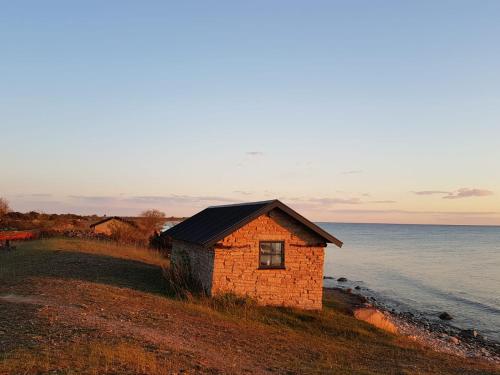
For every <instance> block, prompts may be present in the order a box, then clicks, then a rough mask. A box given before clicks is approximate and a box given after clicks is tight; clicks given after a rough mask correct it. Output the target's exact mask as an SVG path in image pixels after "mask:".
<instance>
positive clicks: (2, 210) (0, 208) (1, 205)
mask: <svg viewBox="0 0 500 375" xmlns="http://www.w3.org/2000/svg"><path fill="white" fill-rule="evenodd" d="M8 212H10V207H9V202H7V200H6V199H5V198H2V197H0V216H3V215H5V214H7V213H8Z"/></svg>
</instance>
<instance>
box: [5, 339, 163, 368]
mask: <svg viewBox="0 0 500 375" xmlns="http://www.w3.org/2000/svg"><path fill="white" fill-rule="evenodd" d="M171 365H172V362H171V361H170V360H167V359H165V358H163V359H162V358H159V357H158V356H157V355H156V354H155V353H152V352H148V351H146V350H145V349H143V348H142V347H139V346H137V345H132V344H129V343H125V342H123V343H118V344H115V345H110V344H105V343H101V342H90V343H79V344H71V345H69V346H68V347H66V348H65V350H64V351H57V352H56V351H54V350H53V349H52V348H51V347H50V346H45V347H41V348H38V349H37V350H36V351H33V350H28V349H18V350H15V351H13V352H10V353H8V354H5V355H4V356H3V358H1V360H0V373H2V374H4V373H7V374H14V373H15V374H40V373H47V372H50V371H53V370H54V369H58V370H59V371H60V373H64V374H93V375H98V374H117V373H119V374H144V375H164V374H165V375H166V374H171V373H172V372H171V367H172V366H171Z"/></svg>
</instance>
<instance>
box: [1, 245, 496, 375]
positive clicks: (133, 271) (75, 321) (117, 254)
mask: <svg viewBox="0 0 500 375" xmlns="http://www.w3.org/2000/svg"><path fill="white" fill-rule="evenodd" d="M162 265H163V266H168V264H167V262H166V261H165V260H164V259H163V258H161V257H160V256H159V255H157V254H155V253H152V252H148V251H146V250H143V249H135V248H130V247H123V246H117V245H112V244H106V243H99V242H91V241H82V240H66V239H52V240H43V241H35V242H27V243H23V244H21V245H19V247H18V249H17V250H16V251H13V252H10V253H1V254H0V296H2V298H0V374H3V373H13V374H18V373H28V374H29V373H47V372H50V373H57V374H80V373H86V374H87V373H90V374H105V373H108V374H136V373H140V374H169V373H173V372H181V371H186V372H188V373H221V372H222V373H288V374H294V373H339V374H342V373H359V374H376V373H379V374H425V373H440V374H457V373H460V374H463V373H471V374H483V373H484V374H488V373H491V374H492V373H500V372H498V369H497V370H495V369H493V368H491V367H488V366H487V365H486V364H483V363H480V362H474V361H471V360H464V359H461V358H457V357H453V356H448V355H443V354H438V353H434V352H432V351H429V350H426V349H424V348H421V347H419V346H418V345H417V344H415V343H413V342H410V341H408V340H406V339H404V338H401V337H396V336H393V335H390V334H386V333H384V332H381V331H379V330H377V329H375V328H373V327H371V326H369V325H367V324H364V323H363V322H359V321H357V320H355V319H354V318H352V317H351V316H349V315H348V314H346V313H345V312H344V311H345V304H346V303H348V301H345V300H343V299H342V297H341V296H340V295H335V294H327V295H326V296H325V308H324V309H323V311H322V312H319V313H318V312H300V311H293V310H290V309H280V308H264V307H256V306H252V305H249V304H246V305H239V304H238V303H237V301H236V302H235V301H234V300H231V299H216V300H213V299H207V298H201V297H200V298H193V299H191V300H189V301H180V300H176V299H174V298H172V297H169V296H168V295H167V294H166V292H165V289H164V284H163V280H162V276H161V270H160V266H162Z"/></svg>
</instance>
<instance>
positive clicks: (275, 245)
mask: <svg viewBox="0 0 500 375" xmlns="http://www.w3.org/2000/svg"><path fill="white" fill-rule="evenodd" d="M282 245H283V244H282V243H281V242H272V243H271V246H272V248H273V253H274V254H281V246H282Z"/></svg>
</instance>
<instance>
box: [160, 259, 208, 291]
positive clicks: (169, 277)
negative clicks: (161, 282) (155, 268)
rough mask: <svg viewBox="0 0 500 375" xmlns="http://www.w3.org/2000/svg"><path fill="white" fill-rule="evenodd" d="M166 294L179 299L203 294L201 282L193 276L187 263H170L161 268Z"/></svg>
mask: <svg viewBox="0 0 500 375" xmlns="http://www.w3.org/2000/svg"><path fill="white" fill-rule="evenodd" d="M162 273H163V277H164V279H165V284H166V288H167V292H168V294H170V295H172V296H174V297H176V298H180V299H192V298H193V296H194V295H205V291H204V289H203V286H202V285H201V282H200V281H199V280H198V279H197V278H195V277H194V276H193V273H192V272H191V268H190V267H189V265H182V266H181V265H177V264H175V263H171V264H170V266H169V267H163V268H162Z"/></svg>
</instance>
